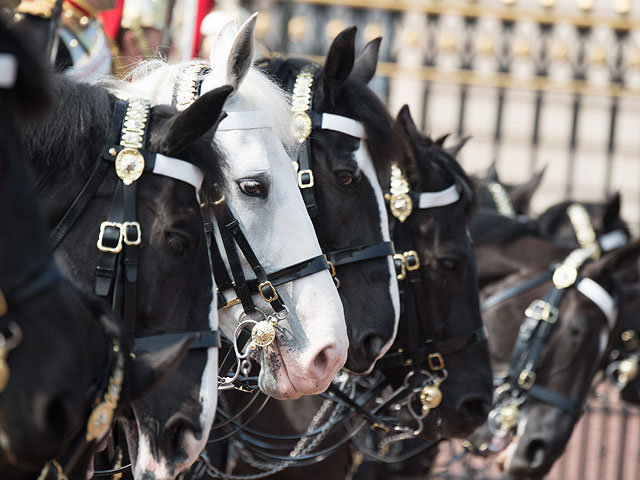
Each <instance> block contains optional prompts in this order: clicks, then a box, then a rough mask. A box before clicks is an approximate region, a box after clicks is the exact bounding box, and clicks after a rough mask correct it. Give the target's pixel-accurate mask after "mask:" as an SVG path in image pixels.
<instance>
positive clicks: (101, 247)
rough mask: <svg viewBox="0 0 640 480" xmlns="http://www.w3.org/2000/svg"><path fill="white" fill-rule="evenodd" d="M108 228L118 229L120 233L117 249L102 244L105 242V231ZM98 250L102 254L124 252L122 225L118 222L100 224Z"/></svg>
mask: <svg viewBox="0 0 640 480" xmlns="http://www.w3.org/2000/svg"><path fill="white" fill-rule="evenodd" d="M107 227H113V228H117V229H118V230H119V231H120V236H119V237H118V244H117V245H116V246H115V247H107V246H106V245H104V244H103V243H102V241H103V240H104V231H105V230H106V229H107ZM97 245H98V250H100V251H101V252H109V253H119V252H120V251H121V250H122V225H121V224H119V223H118V222H102V223H101V224H100V233H99V234H98V243H97Z"/></svg>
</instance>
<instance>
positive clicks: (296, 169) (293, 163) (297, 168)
mask: <svg viewBox="0 0 640 480" xmlns="http://www.w3.org/2000/svg"><path fill="white" fill-rule="evenodd" d="M291 165H293V169H294V170H295V171H296V173H298V170H300V165H298V162H291Z"/></svg>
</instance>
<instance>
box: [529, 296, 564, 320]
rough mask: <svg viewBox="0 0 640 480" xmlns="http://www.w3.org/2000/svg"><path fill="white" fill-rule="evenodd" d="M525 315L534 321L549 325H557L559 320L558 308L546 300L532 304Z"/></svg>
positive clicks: (535, 301)
mask: <svg viewBox="0 0 640 480" xmlns="http://www.w3.org/2000/svg"><path fill="white" fill-rule="evenodd" d="M524 314H525V315H526V316H527V317H529V318H532V319H533V320H543V321H545V322H547V323H556V321H557V320H558V308H557V307H554V306H553V305H551V304H550V303H549V302H545V301H544V300H534V301H533V302H531V304H530V305H529V306H528V307H527V309H526V310H525V311H524Z"/></svg>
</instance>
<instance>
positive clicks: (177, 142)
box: [161, 85, 233, 154]
mask: <svg viewBox="0 0 640 480" xmlns="http://www.w3.org/2000/svg"><path fill="white" fill-rule="evenodd" d="M232 91H233V87H231V86H230V85H225V86H223V87H218V88H216V89H215V90H212V91H210V92H207V93H205V94H204V95H202V96H201V97H200V98H198V99H197V100H196V101H195V102H193V104H192V105H191V106H190V107H189V108H187V109H186V110H185V111H184V112H180V113H178V114H176V115H175V116H174V117H173V118H172V119H171V120H170V122H171V124H170V125H169V131H168V133H167V134H166V136H165V138H164V139H163V142H162V144H161V150H162V151H166V152H168V153H169V154H172V153H177V152H180V151H182V150H184V149H185V148H186V147H187V146H188V145H190V144H191V143H192V142H194V141H195V140H197V139H198V138H200V137H201V136H202V135H204V134H205V133H206V132H207V131H209V130H210V129H211V128H212V127H214V126H216V125H217V123H218V121H219V120H220V119H221V118H220V114H221V113H222V107H224V102H225V101H226V100H227V97H228V96H229V94H230V93H231V92H232Z"/></svg>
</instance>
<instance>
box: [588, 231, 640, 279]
mask: <svg viewBox="0 0 640 480" xmlns="http://www.w3.org/2000/svg"><path fill="white" fill-rule="evenodd" d="M639 258H640V239H638V238H636V239H635V240H632V241H631V242H629V243H627V244H626V245H624V246H622V247H620V248H616V249H615V250H612V251H610V252H607V253H606V254H604V255H603V256H602V258H601V259H600V260H598V261H597V262H595V263H593V264H591V265H587V267H585V275H588V276H589V277H591V278H592V279H594V280H596V281H598V280H602V279H603V277H604V276H607V275H612V274H614V273H616V272H619V271H620V270H627V269H629V266H630V265H634V264H637V262H638V259H639Z"/></svg>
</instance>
